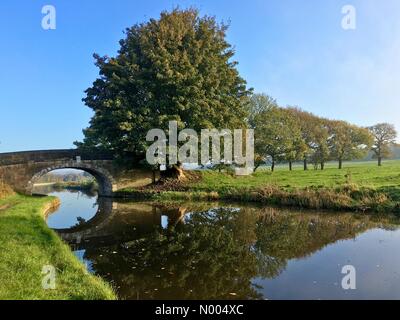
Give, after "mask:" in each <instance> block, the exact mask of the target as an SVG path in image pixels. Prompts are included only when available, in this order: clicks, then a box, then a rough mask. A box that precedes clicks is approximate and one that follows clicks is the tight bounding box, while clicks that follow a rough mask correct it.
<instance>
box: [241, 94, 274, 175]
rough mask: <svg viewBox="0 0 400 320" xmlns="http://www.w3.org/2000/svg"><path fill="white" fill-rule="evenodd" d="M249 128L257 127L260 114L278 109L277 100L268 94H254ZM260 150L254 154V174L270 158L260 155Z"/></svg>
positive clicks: (256, 150) (251, 100) (249, 109)
mask: <svg viewBox="0 0 400 320" xmlns="http://www.w3.org/2000/svg"><path fill="white" fill-rule="evenodd" d="M247 107H248V114H249V117H248V126H249V128H251V129H255V127H256V123H255V121H256V118H258V115H259V114H260V113H264V114H265V113H266V112H268V111H270V110H271V109H272V108H277V107H278V104H277V102H276V100H275V99H273V98H272V97H270V96H268V95H266V94H263V93H262V94H259V93H255V94H252V95H251V96H250V97H249V99H248V104H247ZM258 151H259V149H258V148H256V149H255V154H254V172H255V171H257V169H258V168H259V167H260V166H261V165H263V164H265V163H267V161H268V157H267V156H266V155H265V154H259V153H258Z"/></svg>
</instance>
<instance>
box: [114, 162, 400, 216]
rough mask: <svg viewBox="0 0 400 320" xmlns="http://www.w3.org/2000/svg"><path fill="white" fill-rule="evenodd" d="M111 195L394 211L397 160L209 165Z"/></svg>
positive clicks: (399, 180) (399, 209) (399, 201)
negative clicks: (241, 168)
mask: <svg viewBox="0 0 400 320" xmlns="http://www.w3.org/2000/svg"><path fill="white" fill-rule="evenodd" d="M117 196H121V197H127V198H141V199H152V200H234V201H245V202H259V203H264V204H271V205H278V206H289V207H297V208H308V209H330V210H352V211H362V212H365V211H378V212H392V213H400V161H387V162H385V163H384V165H383V166H382V167H378V166H377V165H376V163H375V162H364V163H347V166H346V167H345V168H344V169H342V170H339V169H337V168H335V167H333V166H328V167H327V168H326V169H325V170H323V171H320V170H319V171H316V170H312V169H311V170H308V171H303V170H301V168H296V170H293V171H288V170H287V168H284V167H279V168H278V169H277V170H276V171H275V172H271V171H267V170H263V171H259V172H256V173H254V174H253V175H251V176H247V177H238V176H234V175H230V174H227V173H219V172H214V171H204V172H201V178H200V179H197V180H196V181H192V182H189V183H186V184H183V185H177V186H175V185H173V184H171V186H168V185H167V186H166V187H165V188H164V189H160V188H154V187H149V188H145V189H126V190H121V191H120V192H118V193H117Z"/></svg>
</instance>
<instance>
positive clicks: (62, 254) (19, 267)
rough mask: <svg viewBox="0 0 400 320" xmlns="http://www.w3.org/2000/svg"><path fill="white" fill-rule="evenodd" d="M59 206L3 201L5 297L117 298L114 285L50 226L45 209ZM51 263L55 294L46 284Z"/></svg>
mask: <svg viewBox="0 0 400 320" xmlns="http://www.w3.org/2000/svg"><path fill="white" fill-rule="evenodd" d="M56 204H57V199H56V198H51V197H26V196H21V195H14V196H11V197H8V198H6V199H3V200H0V247H1V250H0V299H2V300H4V299H13V300H14V299H18V300H20V299H24V300H31V299H33V300H37V299H39V300H48V299H49V300H53V299H57V300H58V299H60V300H66V299H71V300H72V299H73V300H76V299H115V298H116V296H115V294H114V292H113V290H112V289H111V288H110V286H109V285H108V284H106V283H105V282H104V281H103V280H102V279H100V278H98V277H95V276H93V275H91V274H89V273H88V272H87V271H86V268H85V266H84V265H83V264H81V263H80V262H79V261H78V259H77V258H76V257H75V256H74V254H73V253H72V252H71V250H70V249H69V247H68V246H67V245H66V244H64V243H63V242H62V240H61V239H60V238H59V237H58V236H57V234H56V233H55V232H54V231H52V230H51V229H49V228H48V227H47V225H46V222H45V219H44V218H45V214H46V211H47V212H48V211H49V210H51V208H52V207H54V206H55V205H56ZM46 265H50V266H53V267H54V268H55V271H56V278H55V289H54V290H45V289H43V286H42V281H43V277H44V274H42V270H43V267H44V266H46Z"/></svg>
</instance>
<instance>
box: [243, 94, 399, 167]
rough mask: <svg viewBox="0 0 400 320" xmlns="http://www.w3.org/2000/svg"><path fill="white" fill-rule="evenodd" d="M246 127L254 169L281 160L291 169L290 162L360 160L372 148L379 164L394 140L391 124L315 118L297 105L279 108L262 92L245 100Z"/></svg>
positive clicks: (306, 164)
mask: <svg viewBox="0 0 400 320" xmlns="http://www.w3.org/2000/svg"><path fill="white" fill-rule="evenodd" d="M249 114H250V116H249V126H250V127H251V128H253V129H254V130H255V150H256V169H257V167H258V166H260V165H261V164H263V163H265V162H266V161H268V160H269V161H270V162H271V168H272V170H274V168H275V164H276V163H277V162H279V161H285V162H287V163H288V164H289V169H290V170H292V163H293V162H294V161H299V160H301V161H303V163H304V170H307V169H308V163H309V162H311V163H312V164H313V165H314V168H318V167H320V168H321V170H323V169H324V166H325V163H326V162H327V161H331V160H337V161H338V166H339V169H341V168H342V166H343V161H345V160H354V159H361V158H363V157H365V156H366V154H367V153H368V152H369V151H370V150H372V151H373V152H374V155H375V157H376V158H377V159H378V164H379V165H381V161H382V159H383V158H385V157H387V156H389V154H390V146H391V145H392V144H394V143H395V139H396V135H397V133H396V130H395V129H394V126H393V125H390V124H387V123H382V124H377V125H375V126H372V127H368V128H362V127H358V126H356V125H353V124H350V123H348V122H346V121H340V120H330V119H325V118H321V117H317V116H315V115H313V114H312V113H309V112H306V111H303V110H301V109H299V108H297V107H287V108H281V107H279V106H278V104H277V103H276V101H275V100H274V99H272V98H271V97H269V96H267V95H264V94H254V95H252V97H251V98H250V103H249Z"/></svg>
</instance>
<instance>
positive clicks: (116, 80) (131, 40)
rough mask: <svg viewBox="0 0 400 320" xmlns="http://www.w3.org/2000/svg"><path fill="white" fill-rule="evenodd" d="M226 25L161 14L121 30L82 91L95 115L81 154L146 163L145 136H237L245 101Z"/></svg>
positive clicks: (191, 15)
mask: <svg viewBox="0 0 400 320" xmlns="http://www.w3.org/2000/svg"><path fill="white" fill-rule="evenodd" d="M226 31H227V26H226V25H224V24H219V23H217V21H216V19H215V18H214V17H208V16H205V17H200V16H199V12H198V11H197V10H196V9H188V10H180V9H175V10H172V11H171V12H162V13H161V16H160V18H159V19H158V20H157V19H150V21H149V22H146V23H141V24H137V25H134V26H133V27H131V28H129V29H127V30H126V38H125V39H123V40H121V41H120V49H119V51H118V54H117V56H116V57H113V58H110V57H107V56H105V57H100V56H99V55H95V59H96V66H97V67H98V68H99V70H100V77H99V78H98V79H97V80H95V82H94V83H93V85H92V87H90V88H89V89H87V90H86V97H85V98H84V99H83V101H84V102H85V104H86V105H87V106H88V107H89V108H91V109H92V110H93V111H94V116H93V117H92V119H91V121H90V126H89V127H88V128H87V129H86V130H84V134H85V139H84V141H83V143H76V144H77V146H78V147H81V148H84V147H86V148H103V149H106V150H111V151H113V152H114V153H115V154H116V155H120V156H124V157H125V156H126V155H132V157H134V158H135V159H137V161H140V160H141V159H143V158H144V156H145V152H146V149H147V146H148V143H146V140H145V137H146V133H147V132H148V130H150V129H152V128H160V129H163V130H166V129H167V128H168V121H170V120H176V121H178V125H179V127H180V128H183V127H188V128H192V129H194V130H196V131H199V130H200V129H208V128H216V129H223V128H227V129H238V128H243V127H245V126H246V123H245V121H246V118H247V113H246V109H245V104H244V101H245V100H246V98H247V96H248V95H249V94H250V91H249V90H248V89H247V88H246V82H245V81H244V80H243V79H242V78H241V77H240V76H239V73H238V71H237V69H236V65H237V63H236V62H235V61H233V60H232V58H233V55H234V50H233V49H232V47H231V45H230V44H229V43H228V42H227V41H226V39H225V38H226Z"/></svg>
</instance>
